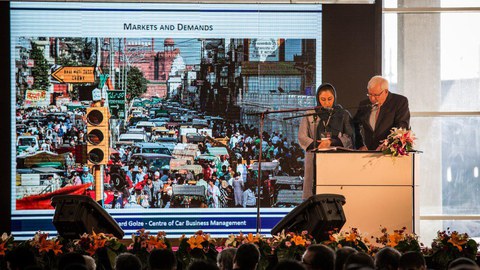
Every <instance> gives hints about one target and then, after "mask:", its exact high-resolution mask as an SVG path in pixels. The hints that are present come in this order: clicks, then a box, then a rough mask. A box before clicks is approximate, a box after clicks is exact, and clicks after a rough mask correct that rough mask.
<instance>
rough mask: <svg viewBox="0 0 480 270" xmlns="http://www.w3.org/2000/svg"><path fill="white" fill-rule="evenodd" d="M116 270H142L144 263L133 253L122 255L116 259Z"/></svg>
mask: <svg viewBox="0 0 480 270" xmlns="http://www.w3.org/2000/svg"><path fill="white" fill-rule="evenodd" d="M115 270H142V262H140V259H139V258H138V257H137V256H135V255H133V254H131V253H122V254H120V255H118V256H117V258H116V259H115Z"/></svg>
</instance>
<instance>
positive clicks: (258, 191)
mask: <svg viewBox="0 0 480 270" xmlns="http://www.w3.org/2000/svg"><path fill="white" fill-rule="evenodd" d="M319 108H321V106H316V107H308V108H295V109H285V110H274V111H270V110H265V111H263V112H260V113H252V114H250V115H258V116H260V131H259V132H260V150H259V151H258V170H257V171H258V172H257V174H258V176H257V228H256V232H257V234H260V227H261V220H260V189H261V187H262V179H261V177H262V154H263V150H262V148H263V126H264V120H265V115H268V114H274V113H290V112H301V111H309V110H315V109H319Z"/></svg>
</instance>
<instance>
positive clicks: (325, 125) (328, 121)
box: [322, 113, 332, 132]
mask: <svg viewBox="0 0 480 270" xmlns="http://www.w3.org/2000/svg"><path fill="white" fill-rule="evenodd" d="M331 118H332V113H329V114H328V119H327V122H325V121H324V120H322V123H323V128H324V130H325V132H327V126H328V124H330V119H331Z"/></svg>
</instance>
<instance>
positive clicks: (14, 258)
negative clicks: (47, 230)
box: [5, 246, 36, 270]
mask: <svg viewBox="0 0 480 270" xmlns="http://www.w3.org/2000/svg"><path fill="white" fill-rule="evenodd" d="M5 261H6V262H7V268H9V269H12V270H17V269H19V270H23V269H25V268H26V267H28V266H33V265H35V264H36V262H35V254H33V251H32V250H31V249H29V248H27V247H24V246H20V247H16V248H15V249H14V250H12V251H11V252H9V253H7V255H6V256H5Z"/></svg>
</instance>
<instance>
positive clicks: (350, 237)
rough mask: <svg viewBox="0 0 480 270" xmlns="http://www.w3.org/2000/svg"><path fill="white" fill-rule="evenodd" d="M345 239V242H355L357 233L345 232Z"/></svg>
mask: <svg viewBox="0 0 480 270" xmlns="http://www.w3.org/2000/svg"><path fill="white" fill-rule="evenodd" d="M345 241H347V242H357V234H356V233H354V232H351V233H348V234H346V236H345Z"/></svg>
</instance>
